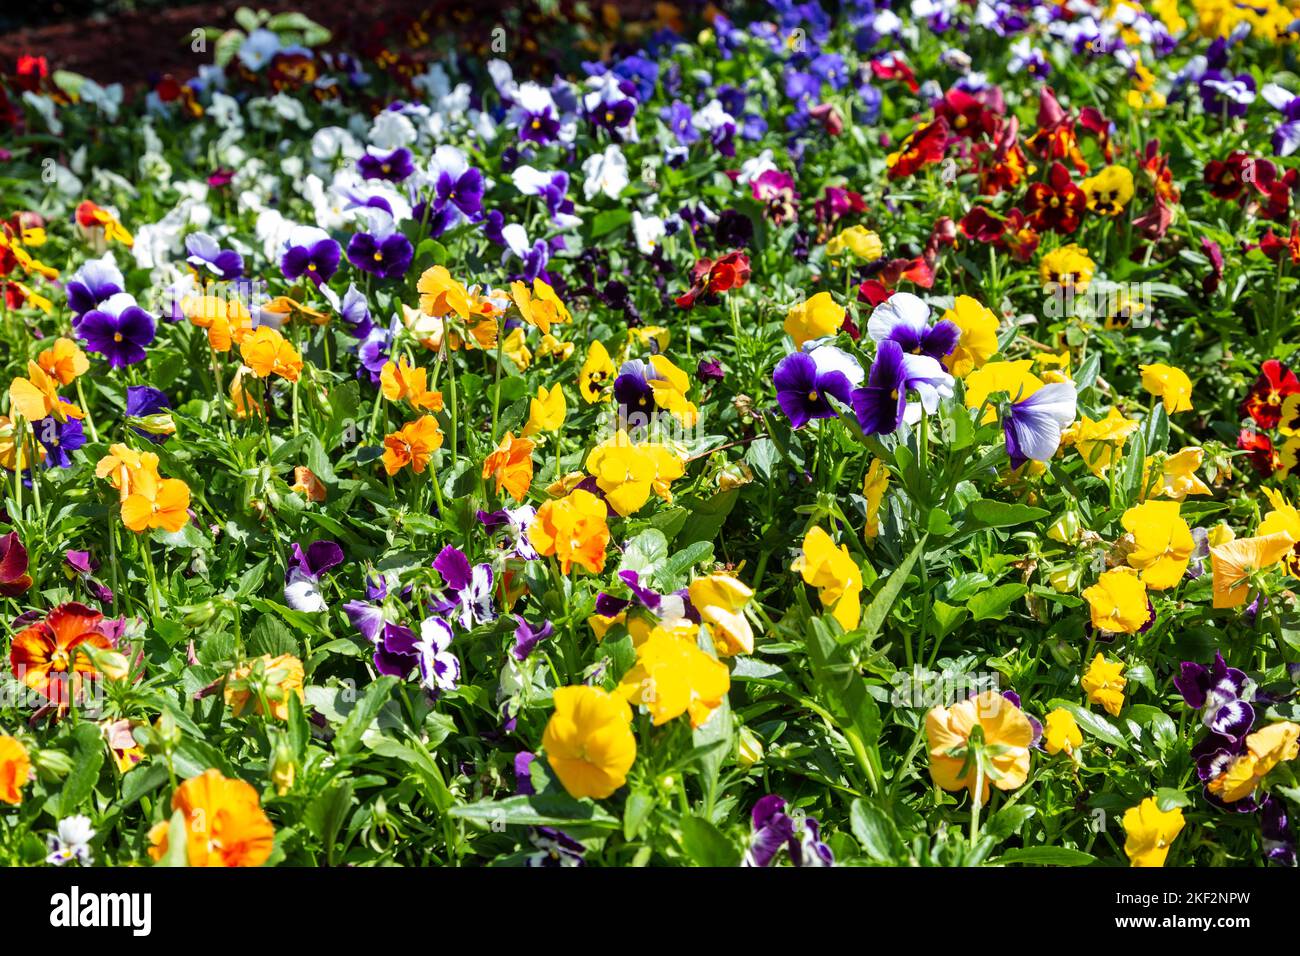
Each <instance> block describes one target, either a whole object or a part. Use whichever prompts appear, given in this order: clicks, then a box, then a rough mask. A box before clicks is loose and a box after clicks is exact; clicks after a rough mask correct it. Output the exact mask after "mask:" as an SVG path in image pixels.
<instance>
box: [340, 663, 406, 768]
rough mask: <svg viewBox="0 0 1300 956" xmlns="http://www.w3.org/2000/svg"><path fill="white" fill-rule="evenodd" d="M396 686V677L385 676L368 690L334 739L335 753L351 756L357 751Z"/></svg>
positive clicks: (350, 712)
mask: <svg viewBox="0 0 1300 956" xmlns="http://www.w3.org/2000/svg"><path fill="white" fill-rule="evenodd" d="M396 684H397V678H396V677H390V676H389V675H387V674H385V675H384V676H382V677H379V678H377V679H376V680H375V681H374V683H372V684H371V685H370V686H369V687H367V688H366V692H365V694H364V695H362V697H361V699H360V700H359V701H357V705H356V706H355V707H353V708H352V710H351V711H349V712H348V716H347V718H346V719H345V720H344V721H343V726H342V727H340V728H339V732H338V734H337V735H335V737H334V752H335V753H339V754H350V753H352V751H354V750H356V749H357V746H358V745H359V744H360V743H361V735H362V734H364V733H365V732H366V730H367V729H369V727H370V724H371V722H372V721H373V720H374V719H375V718H376V717H377V716H378V715H379V709H380V708H381V707H383V706H384V703H385V701H387V700H388V695H389V694H390V693H391V692H392V690H393V687H394V686H395V685H396Z"/></svg>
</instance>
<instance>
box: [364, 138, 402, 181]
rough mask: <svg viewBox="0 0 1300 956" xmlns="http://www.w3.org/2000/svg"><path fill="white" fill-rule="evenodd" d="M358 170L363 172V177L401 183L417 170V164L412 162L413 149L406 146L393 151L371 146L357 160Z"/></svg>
mask: <svg viewBox="0 0 1300 956" xmlns="http://www.w3.org/2000/svg"><path fill="white" fill-rule="evenodd" d="M357 171H358V172H360V173H361V178H362V179H385V180H387V181H388V182H390V183H400V182H401V181H402V180H404V179H406V178H407V177H408V176H410V175H411V174H412V173H413V172H415V164H414V163H413V162H411V151H410V150H409V149H407V148H406V147H404V146H399V147H397V149H394V150H392V151H391V152H384V151H383V150H381V149H376V148H375V147H374V146H371V147H369V148H368V150H367V152H366V154H365V155H364V156H362V157H361V158H360V159H358V160H357Z"/></svg>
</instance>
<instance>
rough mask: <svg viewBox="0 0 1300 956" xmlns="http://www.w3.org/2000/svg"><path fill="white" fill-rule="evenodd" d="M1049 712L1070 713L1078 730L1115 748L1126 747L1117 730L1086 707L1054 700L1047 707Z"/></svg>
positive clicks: (1126, 744)
mask: <svg viewBox="0 0 1300 956" xmlns="http://www.w3.org/2000/svg"><path fill="white" fill-rule="evenodd" d="M1047 706H1048V709H1049V710H1055V709H1056V708H1057V707H1061V708H1064V709H1065V710H1068V711H1069V712H1070V716H1072V717H1073V718H1074V719H1075V722H1076V723H1078V725H1079V728H1080V729H1081V730H1082V731H1083V732H1084V733H1086V734H1089V735H1091V736H1093V737H1096V738H1098V739H1099V740H1102V741H1105V742H1106V743H1108V744H1112V745H1114V746H1116V747H1127V746H1128V742H1127V741H1126V740H1125V739H1124V735H1123V734H1121V733H1120V732H1119V729H1118V728H1117V727H1116V726H1115V725H1114V724H1112V723H1111V722H1110V721H1109V720H1107V719H1106V718H1105V717H1101V716H1098V715H1097V714H1094V713H1093V712H1092V711H1090V710H1089V709H1088V708H1086V707H1080V706H1079V705H1078V704H1076V703H1074V702H1073V701H1068V700H1060V699H1056V700H1053V701H1051V702H1050V703H1049V704H1048V705H1047Z"/></svg>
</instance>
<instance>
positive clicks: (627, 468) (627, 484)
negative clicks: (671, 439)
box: [587, 429, 686, 517]
mask: <svg viewBox="0 0 1300 956" xmlns="http://www.w3.org/2000/svg"><path fill="white" fill-rule="evenodd" d="M587 471H588V472H589V473H590V474H591V475H592V477H594V478H595V479H596V485H597V487H599V488H600V490H601V491H603V492H605V500H606V501H608V502H609V505H610V507H611V508H613V509H614V510H615V511H617V512H618V513H619V514H621V515H623V516H624V517H626V516H627V515H630V514H633V513H634V512H637V511H639V510H641V508H642V507H643V506H644V505H645V503H646V502H647V501H648V500H649V499H650V493H651V492H652V491H653V492H654V493H655V494H657V495H659V497H661V498H663V499H664V500H665V501H672V491H671V490H670V485H671V484H672V482H673V481H675V480H676V479H678V478H680V477H681V476H682V475H684V474H685V473H686V466H685V464H684V463H683V461H682V459H681V458H679V457H678V456H677V455H676V454H674V453H673V452H672V450H671V449H669V448H668V446H666V445H662V444H659V443H657V442H644V443H642V444H639V445H638V444H634V443H633V442H632V439H631V438H629V437H628V434H627V432H626V431H624V430H623V429H619V430H618V432H617V433H616V434H615V435H614V437H612V438H607V439H606V440H605V441H603V442H601V443H600V444H599V445H597V446H596V447H595V448H593V449H592V450H591V454H589V455H588V456H587Z"/></svg>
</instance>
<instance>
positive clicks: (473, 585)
mask: <svg viewBox="0 0 1300 956" xmlns="http://www.w3.org/2000/svg"><path fill="white" fill-rule="evenodd" d="M433 567H434V570H436V571H437V572H438V573H439V574H441V575H442V580H443V582H444V583H445V584H446V589H445V590H444V591H443V594H442V597H441V598H440V599H439V600H438V601H435V602H434V605H433V608H434V610H435V611H437V612H438V613H440V614H446V615H451V616H453V617H454V618H455V619H456V621H457V622H459V624H460V626H461V627H463V628H465V630H469V629H470V628H472V627H473V626H474V625H475V624H485V623H487V622H488V621H495V620H496V618H497V612H496V609H495V608H494V607H493V606H492V566H491V565H489V564H476V565H474V566H473V567H472V568H471V567H470V563H469V559H468V558H466V557H465V553H464V552H463V551H461V550H460V549H459V548H456V547H453V546H452V545H447V546H446V547H445V548H443V549H442V550H441V551H440V552H438V556H437V557H436V558H434V560H433Z"/></svg>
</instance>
